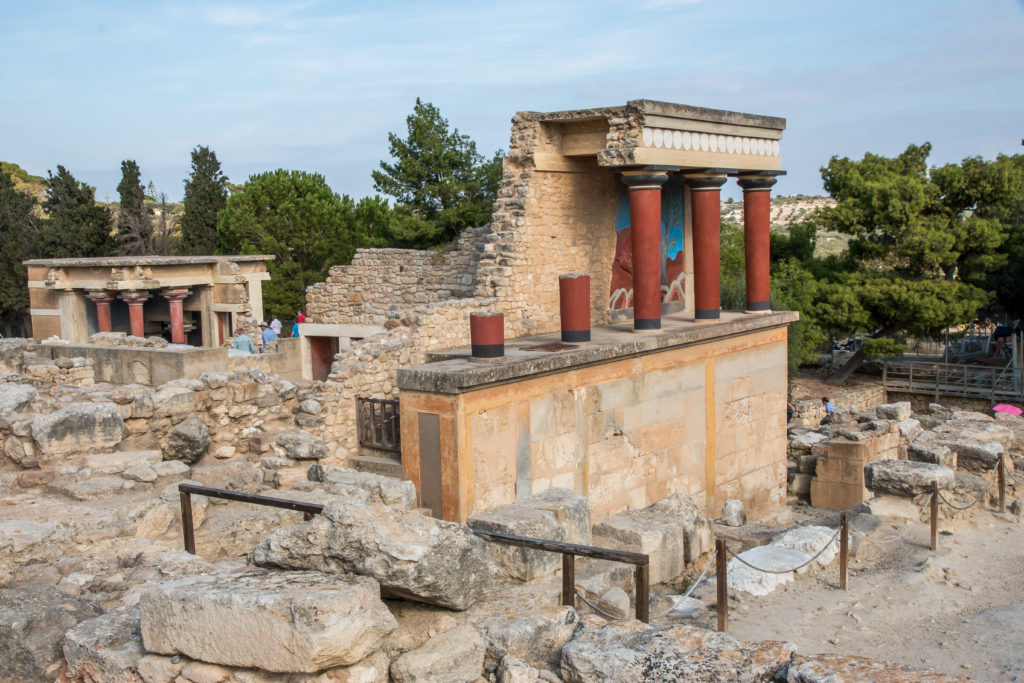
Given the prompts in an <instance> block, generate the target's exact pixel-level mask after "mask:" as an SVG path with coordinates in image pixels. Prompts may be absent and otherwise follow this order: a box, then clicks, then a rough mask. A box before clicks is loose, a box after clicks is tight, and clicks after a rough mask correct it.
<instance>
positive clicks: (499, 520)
mask: <svg viewBox="0 0 1024 683" xmlns="http://www.w3.org/2000/svg"><path fill="white" fill-rule="evenodd" d="M466 523H467V524H469V526H470V527H472V528H474V529H480V530H481V531H494V532H497V533H502V534H512V535H515V536H528V537H530V538H540V539H544V540H546V541H562V542H566V543H577V544H581V545H590V543H591V532H590V502H589V501H588V500H587V499H586V498H585V497H583V496H579V495H576V494H575V493H573V492H572V491H569V490H568V489H560V488H553V489H548V490H546V491H543V492H541V493H537V494H534V495H532V496H530V497H528V498H524V499H522V500H519V501H516V502H515V503H512V504H510V505H502V506H500V507H497V508H494V509H493V510H489V511H487V512H483V513H480V514H477V515H474V516H472V517H470V518H469V519H468V520H467V522H466ZM490 545H491V552H492V553H494V559H495V561H496V562H497V563H498V566H499V567H500V568H501V569H502V570H503V571H504V572H505V573H506V574H508V575H509V576H511V577H513V578H517V579H520V580H522V581H532V580H533V579H536V578H538V577H541V576H548V575H551V574H554V573H555V572H557V571H559V570H560V569H561V567H562V556H561V555H560V554H558V553H551V552H547V551H543V550H531V549H529V548H522V547H518V546H510V545H504V544H501V543H492V544H490Z"/></svg>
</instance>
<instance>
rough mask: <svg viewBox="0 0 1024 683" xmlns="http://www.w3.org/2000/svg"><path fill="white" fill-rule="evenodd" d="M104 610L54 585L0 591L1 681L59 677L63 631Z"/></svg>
mask: <svg viewBox="0 0 1024 683" xmlns="http://www.w3.org/2000/svg"><path fill="white" fill-rule="evenodd" d="M101 612H102V610H101V609H100V608H99V607H96V606H95V605H93V604H91V603H89V602H86V601H85V600H82V599H80V598H76V597H73V596H70V595H67V594H65V593H62V592H61V591H59V590H57V589H56V588H53V587H52V586H30V587H24V588H18V589H8V590H0V680H4V681H52V680H54V679H56V678H57V673H58V671H59V669H60V663H61V662H62V661H63V659H64V656H63V653H62V652H61V644H62V643H63V642H64V633H65V632H66V631H67V630H68V629H69V628H72V627H73V626H75V625H76V624H78V623H79V622H81V621H83V620H85V619H90V618H92V617H95V616H97V615H98V614H100V613H101Z"/></svg>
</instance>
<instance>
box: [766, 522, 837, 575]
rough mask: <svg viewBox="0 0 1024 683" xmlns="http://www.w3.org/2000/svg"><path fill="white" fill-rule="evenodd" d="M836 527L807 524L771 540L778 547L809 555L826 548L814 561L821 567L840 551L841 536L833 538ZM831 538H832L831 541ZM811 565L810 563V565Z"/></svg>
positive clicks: (811, 555)
mask: <svg viewBox="0 0 1024 683" xmlns="http://www.w3.org/2000/svg"><path fill="white" fill-rule="evenodd" d="M834 533H835V529H830V528H828V527H825V526H815V525H805V526H798V527H794V528H792V529H790V530H789V531H787V532H785V533H784V534H781V535H780V536H779V537H778V538H776V539H774V540H773V541H772V542H771V545H772V546H773V547H776V548H788V549H790V550H798V551H800V552H802V553H804V554H805V555H807V556H808V557H813V556H814V555H816V554H817V553H818V551H819V550H822V549H823V548H824V551H823V552H822V553H821V555H818V559H816V560H815V561H814V564H817V565H819V566H821V567H826V566H828V565H829V563H831V562H832V560H834V559H835V557H836V555H837V554H838V553H839V537H836V538H834V539H833V538H832V535H833V534H834ZM829 539H832V540H831V541H830V540H829ZM810 566H811V565H808V567H810Z"/></svg>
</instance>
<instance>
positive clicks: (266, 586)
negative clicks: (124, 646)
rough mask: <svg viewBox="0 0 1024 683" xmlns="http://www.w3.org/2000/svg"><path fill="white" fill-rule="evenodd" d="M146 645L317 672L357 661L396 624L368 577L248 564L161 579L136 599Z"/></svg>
mask: <svg viewBox="0 0 1024 683" xmlns="http://www.w3.org/2000/svg"><path fill="white" fill-rule="evenodd" d="M139 609H140V611H141V623H142V639H143V642H144V643H145V647H146V650H148V651H150V652H156V653H161V654H177V653H181V654H184V655H186V656H188V657H191V658H192V659H198V660H201V661H203V662H210V663H213V664H224V665H229V666H239V667H254V668H258V669H265V670H267V671H282V672H314V671H320V670H321V669H327V668H331V667H337V666H348V665H351V664H355V663H356V662H358V661H360V660H361V659H363V658H364V657H366V656H367V655H369V654H370V653H372V652H373V651H374V650H376V649H377V648H378V647H379V645H380V639H381V638H383V637H384V636H386V635H387V634H388V633H390V632H391V631H393V630H394V629H395V626H396V624H395V620H394V617H392V616H391V613H390V612H389V611H388V610H387V607H385V606H384V603H382V602H381V601H380V595H379V588H378V586H377V583H376V582H375V581H374V580H373V579H370V578H368V577H365V576H340V575H338V574H333V575H324V574H320V573H317V572H264V571H259V570H247V571H243V572H235V573H224V574H205V575H200V576H195V577H189V578H186V579H180V580H177V581H171V582H169V583H165V584H162V585H159V586H157V587H156V588H154V589H153V590H151V591H149V592H147V593H144V594H143V595H142V598H141V600H140V601H139Z"/></svg>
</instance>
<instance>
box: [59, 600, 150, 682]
mask: <svg viewBox="0 0 1024 683" xmlns="http://www.w3.org/2000/svg"><path fill="white" fill-rule="evenodd" d="M144 654H145V652H144V651H143V649H142V635H141V633H140V632H139V610H137V609H135V608H134V607H122V608H120V609H116V610H112V611H110V612H107V613H106V614H103V615H101V616H98V617H96V618H95V619H88V620H86V621H83V622H82V623H80V624H79V625H78V626H76V627H74V628H73V629H71V630H70V631H68V633H67V636H66V637H65V638H64V658H65V660H66V661H67V663H68V666H67V671H66V673H65V677H66V678H68V679H71V680H75V681H83V682H86V683H91V682H93V681H96V682H97V683H141V681H142V677H141V676H140V675H139V672H138V668H137V664H138V661H139V659H141V658H142V656H143V655H144Z"/></svg>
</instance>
